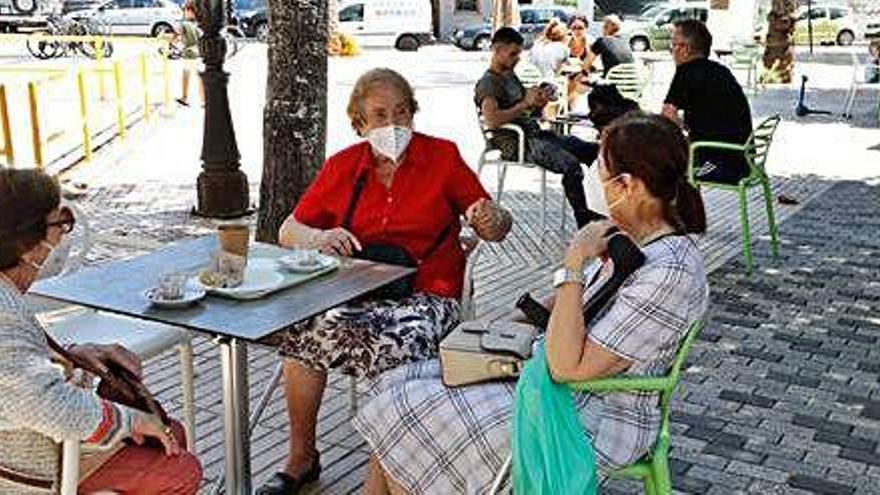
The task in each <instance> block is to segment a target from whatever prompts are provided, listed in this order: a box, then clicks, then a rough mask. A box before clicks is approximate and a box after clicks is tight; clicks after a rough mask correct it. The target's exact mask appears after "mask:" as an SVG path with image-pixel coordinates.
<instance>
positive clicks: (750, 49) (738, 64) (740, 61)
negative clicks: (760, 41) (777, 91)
mask: <svg viewBox="0 0 880 495" xmlns="http://www.w3.org/2000/svg"><path fill="white" fill-rule="evenodd" d="M732 48H733V53H732V57H733V58H732V60H731V63H730V68H731V69H734V70H744V71H746V87H749V88H751V89H752V93H756V92H757V90H758V81H757V79H758V59H759V58H760V57H761V48H760V46H758V45H757V44H755V43H734V45H733V47H732Z"/></svg>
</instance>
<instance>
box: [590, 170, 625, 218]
mask: <svg viewBox="0 0 880 495" xmlns="http://www.w3.org/2000/svg"><path fill="white" fill-rule="evenodd" d="M622 177H623V175H615V176H614V177H612V178H610V179H608V180H605V181H600V183H599V191H600V192H601V193H602V194H601V195H600V196H599V204H597V205H596V207H595V210H596V211H598V212H599V213H603V214H605V215H606V216H609V217H610V216H611V209H612V208H614V207H615V206H617V205H619V204H620V203H621V202H623V201H624V200H625V199H626V196H624V195H620V197H619V198H617V200H616V201H614V202H613V203H611V204H608V197H607V196H606V195H605V187H606V185H608V184H611V183H612V182H615V181H617V180H619V179H620V178H622Z"/></svg>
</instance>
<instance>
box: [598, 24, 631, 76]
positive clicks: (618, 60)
mask: <svg viewBox="0 0 880 495" xmlns="http://www.w3.org/2000/svg"><path fill="white" fill-rule="evenodd" d="M620 24H621V20H620V17H618V16H616V15H614V14H612V15H607V16H605V18H604V19H603V20H602V37H601V38H599V39H597V40H596V41H595V42H593V44H592V45H591V46H590V52H589V55H587V67H593V64H594V63H595V62H596V59H597V58H598V59H600V60H601V61H602V75H603V76H606V75H608V71H609V70H611V68H612V67H614V66H615V65H620V64H631V63H633V62H634V61H635V59H634V58H633V54H632V50H630V48H629V44H627V42H626V41H624V40H622V39H621V38H620V37H619V36H617V33H619V32H620ZM591 70H592V69H591Z"/></svg>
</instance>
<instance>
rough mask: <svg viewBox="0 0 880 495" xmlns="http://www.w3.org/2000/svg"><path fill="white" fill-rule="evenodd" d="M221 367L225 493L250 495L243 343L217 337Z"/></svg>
mask: <svg viewBox="0 0 880 495" xmlns="http://www.w3.org/2000/svg"><path fill="white" fill-rule="evenodd" d="M220 360H221V363H222V367H223V368H222V369H223V430H224V433H225V439H226V486H225V488H226V489H225V493H226V494H227V495H251V494H252V493H253V491H252V489H251V455H250V438H249V435H248V379H247V377H248V362H247V345H246V344H245V343H244V342H241V341H239V340H237V339H221V340H220Z"/></svg>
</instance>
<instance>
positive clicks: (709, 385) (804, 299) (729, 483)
mask: <svg viewBox="0 0 880 495" xmlns="http://www.w3.org/2000/svg"><path fill="white" fill-rule="evenodd" d="M878 205H880V187H878V186H877V185H868V184H866V183H863V182H841V183H837V184H835V185H834V186H833V187H832V188H831V189H829V190H828V191H826V192H825V193H823V194H822V195H821V196H820V197H819V198H817V199H815V200H813V201H812V202H811V203H810V204H809V205H807V207H806V208H804V209H803V210H801V211H800V212H799V213H798V214H796V215H794V216H793V217H792V218H790V219H789V220H788V221H787V222H785V223H784V224H783V225H782V228H781V234H782V238H783V239H784V244H783V246H782V249H781V253H780V257H779V258H778V259H772V258H771V257H768V253H769V246H768V243H767V242H766V241H761V242H759V243H757V247H758V249H757V251H758V252H759V253H761V254H759V255H758V257H757V258H756V262H757V266H759V267H760V269H759V270H758V271H757V272H756V273H754V274H753V275H752V276H751V277H746V276H744V275H743V267H742V265H741V262H740V261H739V259H733V260H731V261H729V262H727V263H726V264H724V265H723V266H722V267H720V268H719V269H717V270H715V271H714V272H713V273H712V274H711V276H710V277H709V281H710V285H711V288H712V293H713V295H712V308H711V315H712V316H711V320H710V324H709V325H708V327H707V329H706V331H704V332H703V335H702V337H701V338H700V340H699V342H698V343H697V344H696V345H695V347H694V350H693V351H692V352H691V356H690V358H689V360H688V365H687V371H686V372H685V373H684V380H683V386H682V389H681V390H680V391H679V393H678V394H677V398H676V400H675V401H674V404H673V410H674V413H673V414H674V417H673V419H674V424H673V425H674V428H673V441H672V443H673V452H672V457H673V458H674V459H675V462H674V463H673V470H674V472H675V477H674V478H675V487H676V488H677V489H678V490H681V491H687V492H692V493H712V494H716V493H718V494H720V493H740V492H749V493H808V492H809V493H825V494H835V495H837V494H854V493H856V494H870V493H875V494H876V493H880V454H878V448H877V447H878V442H880V384H878V373H880V364H878V363H880V347H878V345H877V343H878V339H880V318H878V315H880V282H878V281H880V261H878V260H880V258H878V255H880V236H878V235H877V232H878V228H880V220H878ZM611 492H612V493H618V491H617V490H611ZM620 492H624V493H629V492H628V491H626V490H620Z"/></svg>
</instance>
